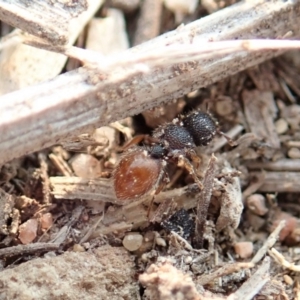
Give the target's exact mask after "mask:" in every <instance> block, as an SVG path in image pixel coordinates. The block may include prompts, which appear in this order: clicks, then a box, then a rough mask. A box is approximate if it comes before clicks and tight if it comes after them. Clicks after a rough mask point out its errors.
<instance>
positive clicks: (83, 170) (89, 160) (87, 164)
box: [70, 153, 101, 179]
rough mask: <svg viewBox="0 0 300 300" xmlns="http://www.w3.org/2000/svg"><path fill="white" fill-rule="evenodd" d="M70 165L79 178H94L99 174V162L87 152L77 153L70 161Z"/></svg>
mask: <svg viewBox="0 0 300 300" xmlns="http://www.w3.org/2000/svg"><path fill="white" fill-rule="evenodd" d="M70 165H71V167H72V169H73V171H74V173H75V174H76V176H78V177H81V178H88V179H94V178H97V177H99V176H100V174H101V164H100V161H98V159H96V158H95V157H94V156H92V155H89V154H84V153H81V154H77V155H75V156H74V157H73V158H72V159H71V161H70Z"/></svg>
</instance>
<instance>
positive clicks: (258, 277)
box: [227, 257, 270, 300]
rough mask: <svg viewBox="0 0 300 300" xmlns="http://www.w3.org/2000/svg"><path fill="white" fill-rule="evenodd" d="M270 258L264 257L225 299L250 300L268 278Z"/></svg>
mask: <svg viewBox="0 0 300 300" xmlns="http://www.w3.org/2000/svg"><path fill="white" fill-rule="evenodd" d="M269 272H270V258H269V257H266V258H265V259H264V260H263V262H262V264H261V266H259V268H258V269H257V271H256V272H255V273H254V274H253V275H252V276H251V277H250V278H249V279H248V280H247V281H246V282H245V283H244V284H243V285H242V286H241V287H240V288H239V289H238V290H237V291H236V292H234V293H233V294H231V295H230V296H229V297H228V298H227V300H235V299H236V300H238V299H244V300H251V299H253V297H254V296H255V295H257V294H258V293H259V291H260V290H261V288H262V287H263V286H264V285H265V284H266V283H267V282H268V281H269V280H270V278H269V276H270V274H269Z"/></svg>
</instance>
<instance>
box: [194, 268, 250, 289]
mask: <svg viewBox="0 0 300 300" xmlns="http://www.w3.org/2000/svg"><path fill="white" fill-rule="evenodd" d="M253 267H254V264H253V263H247V262H245V263H243V262H241V263H231V264H226V265H225V266H223V267H220V268H219V269H218V270H216V271H214V272H212V273H210V274H205V275H201V276H200V277H198V279H197V283H198V284H201V285H206V284H208V283H211V282H212V281H214V280H215V279H218V278H220V277H222V276H225V275H229V274H232V273H235V272H239V271H241V270H243V269H250V268H253Z"/></svg>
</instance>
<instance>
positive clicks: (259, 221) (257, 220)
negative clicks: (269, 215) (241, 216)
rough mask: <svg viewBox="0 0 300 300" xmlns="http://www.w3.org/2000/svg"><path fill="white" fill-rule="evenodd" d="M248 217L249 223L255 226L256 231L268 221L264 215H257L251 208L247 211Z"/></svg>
mask: <svg viewBox="0 0 300 300" xmlns="http://www.w3.org/2000/svg"><path fill="white" fill-rule="evenodd" d="M246 218H247V221H248V222H249V225H250V226H251V227H252V228H253V230H254V231H258V230H259V229H261V228H262V227H263V226H264V225H265V223H266V220H265V219H263V218H262V217H259V216H258V215H255V214H254V213H252V212H251V211H250V210H247V211H246Z"/></svg>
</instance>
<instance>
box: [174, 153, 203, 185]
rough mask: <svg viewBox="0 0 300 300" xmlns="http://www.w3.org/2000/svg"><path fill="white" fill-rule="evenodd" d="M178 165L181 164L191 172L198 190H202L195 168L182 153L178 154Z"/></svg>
mask: <svg viewBox="0 0 300 300" xmlns="http://www.w3.org/2000/svg"><path fill="white" fill-rule="evenodd" d="M178 165H179V166H183V167H184V168H185V169H186V170H187V171H188V172H189V173H190V174H191V176H192V177H193V179H194V181H195V182H196V183H197V185H198V187H199V188H200V190H202V189H203V184H202V182H201V181H200V180H199V178H198V176H197V174H196V172H195V168H194V166H193V165H192V164H191V163H190V161H189V160H188V159H187V158H186V157H184V156H183V155H179V156H178Z"/></svg>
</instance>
